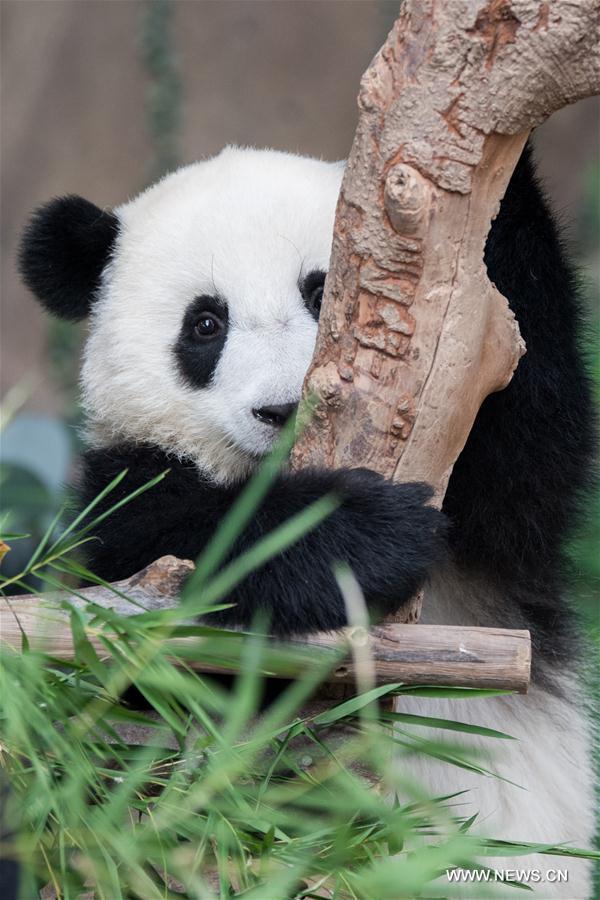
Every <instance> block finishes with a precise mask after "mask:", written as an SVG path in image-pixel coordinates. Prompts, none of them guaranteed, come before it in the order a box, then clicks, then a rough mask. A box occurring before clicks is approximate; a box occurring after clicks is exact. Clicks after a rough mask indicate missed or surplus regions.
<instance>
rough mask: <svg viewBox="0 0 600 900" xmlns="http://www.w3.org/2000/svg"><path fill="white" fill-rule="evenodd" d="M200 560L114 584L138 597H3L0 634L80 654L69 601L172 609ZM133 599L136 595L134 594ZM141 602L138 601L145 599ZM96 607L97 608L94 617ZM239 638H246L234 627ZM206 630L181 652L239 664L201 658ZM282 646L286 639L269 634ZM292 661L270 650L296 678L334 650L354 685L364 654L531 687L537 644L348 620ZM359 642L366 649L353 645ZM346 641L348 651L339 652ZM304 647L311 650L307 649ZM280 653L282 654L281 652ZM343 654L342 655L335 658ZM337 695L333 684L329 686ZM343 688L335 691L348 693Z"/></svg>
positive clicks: (341, 672)
mask: <svg viewBox="0 0 600 900" xmlns="http://www.w3.org/2000/svg"><path fill="white" fill-rule="evenodd" d="M192 568H193V564H192V563H191V562H189V560H180V559H176V558H175V557H173V556H164V557H162V558H161V559H159V560H157V561H156V562H154V563H152V565H151V566H148V567H147V568H146V569H144V570H143V571H142V572H139V573H138V574H137V575H134V576H133V577H131V578H127V579H125V580H124V581H119V582H116V584H115V585H114V587H115V588H116V589H117V590H118V591H119V592H120V593H122V594H125V595H127V596H128V597H130V598H131V600H127V599H125V598H124V597H120V596H119V595H118V594H116V593H114V592H113V591H112V590H110V589H109V588H106V587H101V586H94V587H89V588H83V589H82V590H81V591H78V593H79V595H80V596H75V595H73V594H70V593H69V592H68V591H64V592H60V593H54V594H49V595H47V596H37V595H34V594H28V595H17V596H14V597H2V598H0V638H1V640H2V641H3V642H4V643H5V644H7V645H8V646H11V647H13V648H14V649H16V650H20V648H21V646H22V637H23V634H25V635H26V636H27V640H28V642H29V646H30V647H31V648H32V649H38V650H43V651H44V652H45V653H48V654H50V655H51V656H55V657H57V658H59V659H64V660H72V659H73V658H74V654H75V648H74V645H73V638H72V634H71V629H70V627H69V619H68V611H67V610H65V609H61V608H60V604H61V603H63V602H64V601H67V602H68V603H70V604H72V605H73V606H76V607H78V608H79V609H85V608H86V606H87V604H89V603H94V604H96V605H98V606H102V607H104V608H109V609H114V610H115V611H116V612H118V613H120V614H121V615H127V616H134V615H136V614H139V613H140V612H141V611H142V609H141V608H140V607H142V608H144V609H146V610H156V609H161V608H162V609H168V608H172V607H173V606H175V605H176V604H177V602H178V593H179V589H180V587H181V583H182V580H183V578H185V576H186V575H188V574H189V573H190V571H191V569H192ZM131 601H133V602H131ZM138 604H139V605H138ZM92 613H93V610H91V611H90V618H91V614H92ZM87 634H88V638H89V640H90V642H91V643H92V644H93V646H94V647H95V649H96V651H97V653H98V655H99V656H100V658H101V659H102V658H104V659H106V658H108V656H109V654H108V651H107V649H106V647H105V645H104V644H103V643H102V641H101V640H100V638H99V635H98V627H97V626H96V627H91V628H88V631H87ZM233 635H234V639H240V637H239V632H234V633H233ZM209 640H210V638H207V637H191V638H178V639H173V640H171V641H166V642H165V643H166V646H171V647H172V648H173V655H174V658H175V659H176V658H177V653H178V652H179V653H182V655H183V654H184V658H185V663H186V665H189V666H191V667H192V668H196V669H198V670H199V671H203V672H233V671H235V667H234V665H232V664H231V663H227V662H221V661H217V660H210V659H208V660H206V659H204V660H202V659H197V660H196V661H195V660H194V655H193V654H194V647H197V648H198V656H201V652H202V646H201V645H202V642H207V641H209ZM270 646H271V647H272V648H273V649H275V650H277V649H281V644H279V643H278V642H275V641H272V640H271V641H270ZM285 646H286V647H289V649H290V650H296V651H299V652H298V653H290V654H289V663H288V664H287V665H286V668H285V669H284V670H281V669H279V670H278V671H277V672H273V671H272V670H270V669H269V667H268V650H267V656H266V657H265V663H266V665H265V674H268V675H272V674H274V675H276V677H283V678H294V677H297V676H298V675H300V674H301V673H302V671H303V670H306V669H310V668H314V665H315V663H316V662H318V661H319V660H321V659H323V657H324V656H326V655H327V654H329V655H331V656H332V657H334V658H332V669H331V672H330V675H329V681H330V682H331V683H332V685H335V684H337V685H340V686H341V685H344V686H347V687H348V688H349V689H351V688H352V687H353V686H354V685H355V684H356V683H359V680H360V675H361V673H360V672H359V671H358V665H359V664H358V663H357V662H356V660H357V659H360V658H364V657H365V654H366V656H367V657H368V659H369V668H370V675H371V678H372V680H373V681H374V682H375V683H376V684H390V683H396V682H402V683H404V684H431V685H449V686H462V687H481V688H500V689H506V690H513V691H520V692H524V691H526V690H527V686H528V684H529V670H530V661H531V644H530V640H529V632H527V631H516V630H514V631H513V630H503V629H500V628H474V627H473V628H471V627H469V628H463V627H452V626H441V625H400V624H389V625H382V626H376V627H374V628H373V629H371V630H370V631H366V630H365V629H364V628H362V627H358V628H346V629H343V630H342V631H339V632H329V633H324V634H317V635H310V636H308V637H306V638H302V639H296V640H294V641H288V642H287V643H286V645H285ZM356 647H360V648H361V651H362V652H361V654H355V653H353V649H355V648H356ZM340 648H342V650H343V653H344V657H343V659H342V660H341V661H340V660H339V659H337V657H338V656H339V653H340ZM303 651H304V652H303ZM280 657H281V654H279V658H280ZM335 659H337V663H335V661H334V660H335ZM329 693H330V696H331V691H330V692H329ZM344 693H345V692H344V691H342V692H338V693H336V692H335V691H334V692H333V696H334V697H335V696H343V695H344Z"/></svg>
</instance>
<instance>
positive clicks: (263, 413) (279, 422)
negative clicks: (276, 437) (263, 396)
mask: <svg viewBox="0 0 600 900" xmlns="http://www.w3.org/2000/svg"><path fill="white" fill-rule="evenodd" d="M297 409H298V404H297V403H279V404H275V403H274V404H273V405H272V406H261V407H260V409H253V410H252V415H253V416H254V418H255V419H258V421H259V422H264V424H265V425H273V426H275V427H276V428H281V427H282V426H283V425H285V423H286V422H287V420H288V419H289V418H291V416H293V415H294V413H295V412H296V410H297Z"/></svg>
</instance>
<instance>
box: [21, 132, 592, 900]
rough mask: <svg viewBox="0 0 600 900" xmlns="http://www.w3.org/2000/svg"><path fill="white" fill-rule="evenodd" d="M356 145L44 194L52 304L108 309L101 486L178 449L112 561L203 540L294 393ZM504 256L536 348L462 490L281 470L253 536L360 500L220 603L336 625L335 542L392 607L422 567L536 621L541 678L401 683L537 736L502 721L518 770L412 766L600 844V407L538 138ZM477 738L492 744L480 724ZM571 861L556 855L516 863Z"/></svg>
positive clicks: (230, 617) (90, 410) (250, 530)
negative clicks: (587, 566) (597, 671)
mask: <svg viewBox="0 0 600 900" xmlns="http://www.w3.org/2000/svg"><path fill="white" fill-rule="evenodd" d="M343 169H344V166H343V164H341V163H327V162H323V161H319V160H315V159H308V158H303V157H300V156H296V155H291V154H287V153H281V152H275V151H271V150H257V149H247V148H237V147H228V148H226V149H225V150H223V151H222V152H221V153H220V154H219V155H217V156H216V157H214V158H212V159H208V160H204V161H201V162H198V163H195V164H193V165H189V166H186V167H184V168H181V169H179V170H177V171H175V172H173V173H172V174H169V175H168V176H166V177H165V178H163V179H162V180H161V181H160V182H159V183H158V184H156V185H154V186H153V187H150V188H149V189H148V190H146V191H144V192H143V193H141V194H140V195H139V196H137V197H135V198H134V199H133V200H130V201H129V202H127V203H125V204H123V205H122V206H120V207H118V208H117V209H115V210H113V211H110V210H108V209H100V208H98V207H96V206H95V205H94V204H92V203H90V202H88V201H87V200H84V199H83V198H81V197H77V196H67V197H62V198H59V199H55V200H52V201H51V202H50V203H48V204H47V205H45V206H43V207H41V208H40V209H39V210H38V211H37V212H35V213H34V215H33V216H32V218H31V221H30V222H29V224H28V225H27V227H26V229H25V232H24V236H23V239H22V244H21V250H20V267H21V271H22V274H23V277H24V279H25V282H26V284H27V285H28V286H29V288H30V289H31V290H32V291H33V293H34V294H35V295H36V297H37V298H38V299H39V300H40V301H41V303H42V304H43V305H44V306H45V307H46V309H48V310H49V311H50V312H51V313H54V314H55V315H58V316H61V317H63V318H66V319H71V320H77V319H83V318H88V321H89V336H88V338H87V343H86V345H85V351H84V359H83V368H82V377H81V382H82V397H83V404H84V407H85V411H86V415H87V423H88V424H87V434H88V441H89V449H88V451H87V453H86V455H85V458H84V471H83V477H82V484H81V488H80V495H81V502H82V504H86V503H88V502H89V501H91V500H92V499H93V498H94V497H96V496H97V495H98V494H99V492H100V491H101V490H102V489H103V488H104V487H106V485H107V484H108V483H109V482H110V481H111V480H112V479H113V478H114V477H115V476H116V475H117V474H119V473H120V472H122V471H123V470H124V469H127V470H128V474H127V476H126V478H125V479H124V481H123V482H122V483H121V484H120V486H119V488H118V491H119V492H121V494H120V495H125V494H126V493H129V492H130V491H131V490H132V489H135V488H136V487H139V486H141V485H143V484H145V483H146V482H147V481H148V480H149V479H151V478H152V477H153V476H155V475H157V474H158V473H160V472H163V471H164V470H166V469H169V470H170V471H169V474H168V475H167V476H166V477H165V479H164V480H163V481H162V482H161V483H160V484H158V485H157V486H156V487H155V488H153V489H152V490H149V491H147V492H145V493H143V494H141V495H140V496H138V497H137V498H136V499H135V500H133V501H132V502H131V503H129V504H128V505H126V506H125V508H123V509H121V510H120V511H119V513H118V514H116V515H115V516H111V517H110V518H109V519H107V520H105V521H104V522H103V523H102V524H101V525H99V526H98V528H97V537H98V540H96V541H94V542H92V543H90V544H89V545H88V547H89V554H90V555H89V560H88V563H89V567H90V568H91V569H92V571H94V572H95V573H96V574H97V575H99V576H100V577H102V578H104V579H107V580H109V581H114V580H117V579H120V578H124V577H126V576H129V575H131V574H133V573H134V572H136V571H138V570H140V569H142V568H143V567H144V566H146V565H147V564H148V563H150V562H151V561H152V560H154V559H156V558H157V557H159V556H162V555H164V554H167V553H171V554H175V555H177V556H179V557H185V558H195V557H197V556H198V554H199V553H200V551H201V550H202V548H203V546H204V545H205V543H206V541H207V540H208V538H209V537H210V536H211V535H212V534H213V533H214V531H215V529H216V528H217V527H218V525H219V522H220V520H221V519H222V517H223V515H224V514H225V513H226V511H227V510H228V509H229V507H230V506H231V504H232V502H233V500H234V499H235V498H236V497H237V496H238V494H239V493H240V491H241V489H242V488H243V486H244V483H245V482H246V481H247V479H248V478H249V477H250V476H251V474H252V473H253V471H254V470H255V469H256V467H257V466H258V465H259V464H260V461H261V459H263V458H264V456H265V454H267V453H268V452H269V450H270V449H271V447H272V446H273V443H274V441H275V440H276V439H277V437H278V435H279V433H280V431H281V429H282V426H283V425H284V424H285V422H286V421H287V420H288V419H289V417H290V416H292V415H293V414H294V411H295V409H296V405H297V403H298V400H299V398H300V391H301V387H302V382H303V378H304V375H305V373H306V370H307V367H308V365H309V362H310V359H311V356H312V352H313V348H314V343H315V337H316V333H317V321H318V317H319V309H320V305H321V297H322V293H323V284H324V280H325V275H326V272H327V266H328V261H329V255H330V250H331V243H332V232H333V223H334V213H335V207H336V201H337V197H338V193H339V190H340V184H341V179H342V174H343ZM485 259H486V263H487V266H488V271H489V276H490V278H491V280H492V281H493V282H494V283H495V284H496V285H497V287H498V288H499V290H500V291H501V292H502V293H503V294H504V295H505V296H506V297H507V298H508V300H509V302H510V305H511V307H512V309H513V311H514V313H515V315H516V317H517V320H518V322H519V326H520V329H521V332H522V334H523V337H524V339H525V341H526V344H527V354H526V356H525V357H524V358H523V360H522V361H521V362H520V364H519V367H518V369H517V371H516V374H515V376H514V378H513V380H512V382H511V383H510V385H509V386H508V387H507V388H506V389H505V390H503V391H501V392H499V393H497V394H494V395H493V396H491V397H489V398H488V399H487V400H486V401H485V402H484V404H483V406H482V408H481V410H480V412H479V415H478V417H477V420H476V422H475V425H474V427H473V430H472V432H471V435H470V437H469V439H468V442H467V444H466V446H465V448H464V450H463V452H462V454H461V455H460V458H459V459H458V462H457V463H456V466H455V468H454V471H453V473H452V477H451V479H450V483H449V485H448V490H447V494H446V497H445V500H444V505H443V511H441V512H439V511H437V510H435V509H434V508H432V506H431V505H430V504H429V499H430V495H431V491H430V489H429V488H428V487H427V486H426V485H421V484H402V485H393V484H391V483H389V482H386V481H385V480H383V479H382V478H381V477H379V476H378V475H376V474H374V473H372V472H368V471H366V470H364V469H357V470H349V469H346V470H340V471H316V470H310V471H305V472H298V473H289V472H283V473H282V474H281V475H280V476H279V477H278V479H277V480H276V481H275V483H274V484H273V486H272V489H271V490H270V493H269V494H268V496H267V498H266V500H265V501H264V503H263V504H262V506H261V508H260V510H259V512H258V513H257V515H256V516H255V517H254V519H253V521H252V522H250V524H249V525H248V527H247V528H246V530H245V532H244V534H243V535H242V537H241V538H239V540H238V541H237V543H236V545H235V547H234V549H233V553H234V554H237V553H240V552H241V551H243V550H244V548H245V547H247V546H249V545H251V544H253V543H254V542H255V541H256V540H257V538H259V537H260V536H262V535H263V534H264V533H265V532H268V531H270V530H272V529H274V528H275V527H276V526H277V525H279V524H280V523H281V522H283V521H285V520H286V519H287V518H288V517H289V516H291V515H292V514H293V513H295V512H297V511H299V510H301V509H302V508H304V507H305V506H306V505H307V504H308V503H310V502H311V501H313V500H315V499H317V498H318V497H321V496H322V495H324V494H326V493H328V492H331V491H333V492H335V493H336V494H337V495H338V496H339V498H340V506H339V507H338V508H337V510H336V511H335V512H334V513H333V514H332V515H331V517H330V518H329V519H327V520H326V521H324V522H323V523H322V524H320V525H319V526H318V527H317V528H316V529H315V530H314V531H313V532H311V533H310V534H307V535H306V536H305V537H303V538H302V539H301V540H300V541H298V543H297V544H296V545H295V546H293V547H291V548H290V549H289V550H287V551H286V552H285V553H283V554H282V555H281V556H280V557H279V558H277V559H275V560H273V561H272V562H270V563H269V564H268V565H266V566H264V567H262V568H261V569H259V570H258V571H256V572H254V573H253V574H252V575H250V576H248V577H247V578H246V580H245V581H244V582H243V583H241V584H240V585H239V586H238V587H237V588H236V589H235V590H234V591H233V593H232V595H231V597H230V600H231V602H232V603H233V606H232V607H231V608H229V609H227V610H223V611H221V612H218V613H214V614H213V615H212V617H211V621H212V622H214V623H216V624H222V625H231V626H248V625H250V624H251V622H252V621H253V618H254V616H255V614H256V612H257V610H258V609H260V608H261V607H263V608H264V606H266V607H267V612H268V616H269V619H270V623H271V629H272V631H273V633H275V634H278V635H290V634H300V633H307V632H312V631H316V630H327V629H336V628H339V627H341V626H343V625H344V624H345V622H346V618H345V609H344V604H343V600H342V597H341V595H340V592H339V590H338V587H337V585H336V581H335V579H334V576H333V574H332V567H331V564H332V562H334V561H336V560H341V561H345V562H347V563H348V564H349V565H350V566H351V568H352V570H353V571H354V573H355V575H356V578H357V579H358V582H359V583H360V585H361V587H362V590H363V593H364V596H365V600H366V603H367V605H368V607H369V609H370V610H371V612H372V615H373V616H374V617H376V616H381V615H384V614H386V613H388V612H390V611H392V610H395V609H396V608H397V607H398V605H399V603H401V602H402V601H404V600H406V599H408V598H409V597H410V596H411V595H412V594H413V593H414V591H415V590H416V589H417V588H418V587H419V586H421V585H423V584H424V585H425V592H426V596H425V603H424V616H423V621H424V622H435V623H446V624H463V625H487V626H499V627H509V628H528V629H530V631H531V634H532V640H533V647H534V673H533V686H532V688H531V690H530V692H529V694H528V695H527V696H524V697H521V696H506V697H497V698H493V699H485V700H483V699H482V700H479V701H477V700H472V701H467V702H465V701H458V700H443V699H437V700H433V699H432V700H426V699H417V698H413V699H412V700H408V699H406V700H403V701H402V702H403V704H404V708H406V709H407V710H408V711H415V710H416V711H420V712H423V713H425V714H428V715H433V716H439V717H442V718H452V719H458V720H461V721H468V722H473V723H476V724H480V725H486V724H487V725H490V726H491V727H494V728H497V729H500V730H502V731H505V732H508V733H509V734H511V735H513V736H515V737H517V738H518V739H519V740H518V741H517V742H508V741H507V742H505V743H504V744H502V746H499V743H500V742H494V747H493V749H494V751H495V753H494V757H493V759H492V761H491V762H490V765H491V766H492V767H493V768H495V770H496V771H497V772H498V773H499V774H500V775H502V776H503V777H504V778H505V779H509V781H506V780H501V779H493V778H488V779H485V778H482V777H481V776H471V775H470V773H468V772H465V771H464V770H462V769H455V768H453V767H451V766H448V765H442V764H441V763H440V765H439V766H437V765H436V764H435V763H434V762H432V761H431V760H427V759H423V760H416V761H415V762H414V774H415V777H416V778H419V779H420V780H421V781H422V783H423V784H425V785H426V786H427V787H428V788H429V789H430V790H431V791H432V792H433V794H434V795H436V796H440V795H449V794H452V793H453V792H454V791H459V790H463V789H465V788H469V789H471V791H470V793H468V794H467V795H464V796H463V797H461V803H462V805H461V807H460V812H461V814H463V815H465V816H470V815H472V814H473V813H474V812H478V813H479V821H480V822H481V823H482V824H481V825H480V826H479V827H480V829H481V830H482V831H483V832H484V833H486V834H489V835H491V836H494V837H500V838H506V839H516V840H519V839H520V840H528V841H535V842H540V843H557V842H561V841H566V842H571V843H572V844H574V845H575V846H589V845H590V843H591V840H592V834H593V815H592V798H593V789H592V773H591V764H590V759H589V738H588V732H587V725H586V718H585V714H584V701H583V699H582V688H581V686H580V685H579V683H578V681H577V678H576V675H577V673H578V671H579V670H580V668H581V658H582V657H581V644H580V641H579V638H578V635H577V632H576V628H575V626H574V616H573V612H572V611H571V610H570V608H569V606H568V603H567V600H566V597H565V589H566V585H565V576H564V568H565V566H564V558H563V548H564V543H565V539H566V536H567V535H568V533H569V530H570V528H571V526H572V525H573V524H574V521H575V518H576V514H577V509H578V500H579V498H580V496H581V493H582V490H583V489H585V487H586V484H587V483H588V478H589V471H590V459H591V455H592V449H593V426H592V412H591V403H590V390H589V385H588V383H587V381H586V376H585V374H584V368H583V364H582V359H581V356H580V353H579V351H578V344H577V342H578V330H579V328H580V325H581V322H580V319H581V315H580V309H579V304H578V299H577V289H576V284H575V281H574V276H573V273H572V271H571V268H570V266H569V264H568V261H567V259H566V257H565V252H564V248H563V245H562V244H561V240H560V238H559V236H558V234H557V229H556V227H555V224H554V222H553V219H552V217H551V214H550V212H549V210H548V207H547V205H546V202H545V200H544V198H543V196H542V193H541V191H540V188H539V186H538V184H537V182H536V178H535V174H534V168H533V163H532V158H531V152H530V150H529V148H526V150H525V152H524V154H523V156H522V158H521V160H520V162H519V163H518V166H517V168H516V170H515V172H514V175H513V177H512V179H511V182H510V184H509V187H508V190H507V192H506V196H505V198H504V200H503V202H502V205H501V208H500V212H499V215H498V216H497V218H496V219H495V221H494V222H493V224H492V228H491V232H490V235H489V238H488V241H487V246H486V251H485ZM114 501H115V496H114V495H111V496H110V498H108V499H107V501H106V503H109V502H110V503H113V502H114ZM469 743H470V745H471V746H473V745H475V746H480V748H482V749H483V748H485V749H487V748H488V747H489V743H486V742H485V740H484V739H483V738H477V737H470V738H469ZM509 782H510V783H509ZM515 783H516V784H515ZM476 827H477V826H476ZM499 862H501V861H499ZM560 862H564V861H563V860H560V859H557V858H552V857H545V856H537V857H532V858H531V860H525V861H523V860H519V865H521V866H526V865H527V864H528V863H529V864H530V865H533V866H535V867H537V868H541V869H543V870H544V869H548V868H557V867H558V863H560ZM497 863H498V861H497ZM497 863H496V864H497ZM567 863H568V864H567V866H566V867H567V868H568V869H569V882H568V891H567V893H565V885H564V884H561V883H556V884H554V883H551V882H547V883H545V884H543V886H542V888H541V893H542V896H562V897H566V896H568V897H569V898H583V897H587V896H588V895H589V893H590V890H591V887H590V875H589V869H588V865H587V863H585V862H580V861H568V860H567ZM492 864H494V863H492Z"/></svg>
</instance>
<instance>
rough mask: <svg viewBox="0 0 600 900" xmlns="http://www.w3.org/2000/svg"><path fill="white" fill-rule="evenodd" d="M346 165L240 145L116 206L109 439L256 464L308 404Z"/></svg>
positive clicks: (98, 331) (93, 335)
mask: <svg viewBox="0 0 600 900" xmlns="http://www.w3.org/2000/svg"><path fill="white" fill-rule="evenodd" d="M341 177H342V166H341V165H340V164H332V163H324V162H319V161H317V160H312V159H305V158H301V157H295V156H291V155H288V154H283V153H276V152H274V151H257V150H243V149H237V148H227V149H226V150H225V151H223V152H222V153H221V154H220V155H219V156H217V157H215V158H214V159H211V160H208V161H206V162H202V163H197V164H195V165H192V166H189V167H186V168H184V169H180V170H179V171H177V172H175V173H174V174H172V175H170V176H168V177H167V178H165V179H164V180H163V181H161V182H159V183H158V184H157V185H156V186H154V187H153V188H150V189H149V190H148V191H146V192H145V193H143V194H141V195H140V196H139V197H138V198H136V199H134V200H133V201H131V202H130V203H128V204H125V205H124V206H122V207H120V208H119V209H117V210H115V214H116V216H117V219H118V222H119V231H118V236H117V239H116V242H115V246H114V250H113V254H112V258H111V261H110V263H109V264H108V266H107V267H106V268H105V270H104V272H103V274H102V278H101V284H100V287H99V291H98V296H97V299H96V301H95V303H94V304H93V308H92V313H91V319H90V335H89V339H88V342H87V345H86V349H85V355H84V365H83V370H82V383H83V395H84V403H85V406H86V411H87V415H88V420H89V423H90V437H91V440H92V443H94V444H95V445H106V444H110V443H114V442H115V440H119V441H135V442H148V443H154V444H157V445H158V446H160V447H161V448H162V449H163V450H166V451H168V452H171V453H174V454H176V455H178V456H179V457H182V458H189V459H191V460H193V461H194V462H195V463H196V465H197V466H198V467H199V468H200V469H201V470H202V472H203V473H204V474H205V475H207V476H208V477H210V478H211V479H212V480H215V481H218V482H221V483H228V482H232V481H235V480H236V479H239V478H241V477H244V476H246V475H247V474H248V472H249V471H251V470H252V468H253V467H254V466H255V465H256V464H257V462H258V461H259V460H260V458H261V457H263V456H264V455H265V454H266V453H267V452H268V451H269V450H270V448H271V447H272V445H273V442H274V441H275V440H276V438H277V436H278V434H279V431H280V428H281V425H282V424H283V423H284V422H285V420H286V418H287V417H288V416H289V415H290V414H291V413H292V412H293V410H294V408H295V404H297V402H298V400H299V398H300V392H301V388H302V382H303V379H304V375H305V373H306V370H307V368H308V365H309V362H310V359H311V356H312V353H313V349H314V343H315V337H316V331H317V319H318V309H319V305H320V297H321V294H322V288H323V282H324V278H325V272H326V269H327V266H328V263H329V255H330V251H331V239H332V233H333V219H334V213H335V205H336V202H337V196H338V193H339V188H340V182H341Z"/></svg>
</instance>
